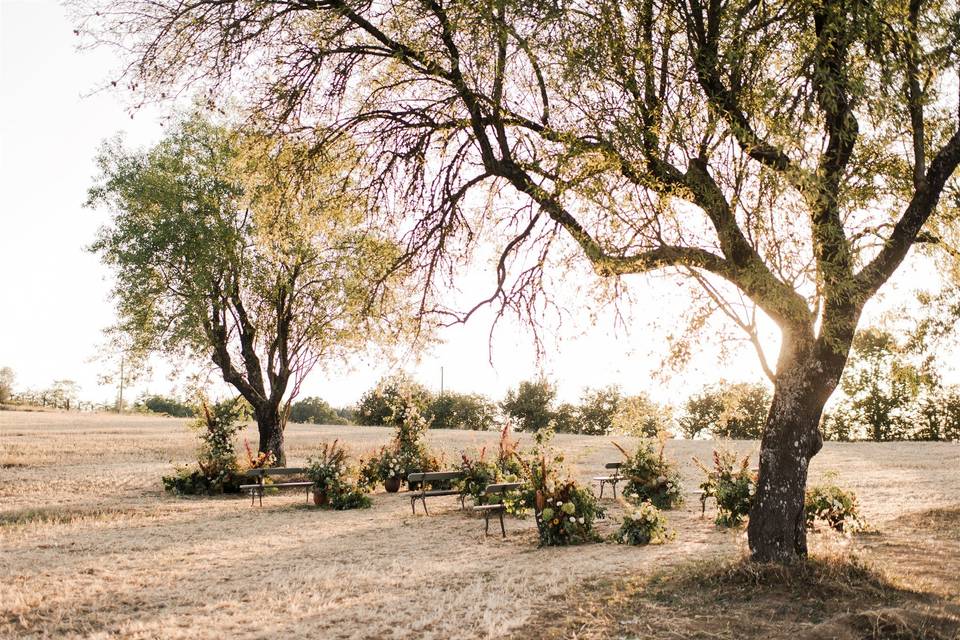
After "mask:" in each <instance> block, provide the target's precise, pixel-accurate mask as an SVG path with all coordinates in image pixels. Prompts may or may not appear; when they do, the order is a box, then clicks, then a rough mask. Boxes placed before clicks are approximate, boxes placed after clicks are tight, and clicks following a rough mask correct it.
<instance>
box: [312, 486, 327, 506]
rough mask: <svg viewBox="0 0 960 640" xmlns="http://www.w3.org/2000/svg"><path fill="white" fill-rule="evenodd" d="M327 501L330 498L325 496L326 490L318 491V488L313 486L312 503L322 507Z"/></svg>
mask: <svg viewBox="0 0 960 640" xmlns="http://www.w3.org/2000/svg"><path fill="white" fill-rule="evenodd" d="M329 501H330V498H329V497H328V496H327V492H326V491H320V490H318V489H317V488H316V487H314V489H313V504H315V505H317V506H318V507H323V506H326V504H327V503H328V502H329Z"/></svg>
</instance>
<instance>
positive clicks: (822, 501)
mask: <svg viewBox="0 0 960 640" xmlns="http://www.w3.org/2000/svg"><path fill="white" fill-rule="evenodd" d="M832 477H833V476H832V475H831V476H828V477H827V482H825V483H823V484H818V485H814V486H812V487H809V488H807V492H806V495H805V496H804V501H803V508H804V513H805V515H806V519H807V527H808V528H813V526H814V524H815V523H816V522H817V521H821V522H825V523H827V526H829V527H830V528H831V529H834V530H836V531H839V532H841V533H855V532H857V531H861V530H862V529H863V528H864V522H863V520H862V519H861V517H860V507H859V505H858V504H857V496H856V495H855V494H854V493H853V492H852V491H846V490H844V489H841V488H840V487H838V486H837V485H836V484H834V483H833V482H832V481H830V480H832Z"/></svg>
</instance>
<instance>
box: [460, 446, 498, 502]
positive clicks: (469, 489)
mask: <svg viewBox="0 0 960 640" xmlns="http://www.w3.org/2000/svg"><path fill="white" fill-rule="evenodd" d="M485 454H486V448H483V449H481V450H480V455H479V456H477V457H476V458H471V457H470V456H469V455H467V454H466V453H462V454H461V455H460V458H461V462H460V469H459V471H460V473H461V474H463V475H462V477H461V479H460V481H459V483H458V484H459V488H460V491H461V492H463V493H465V494H467V495H469V496H470V497H471V498H473V502H474V504H483V502H482V501H483V498H484V494H483V491H484V489H486V488H487V485H489V484H494V483H495V482H498V481H499V479H500V477H501V474H500V469H499V467H497V465H496V463H493V462H489V461H487V460H485V459H484V455H485Z"/></svg>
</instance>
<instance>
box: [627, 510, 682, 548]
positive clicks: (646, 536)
mask: <svg viewBox="0 0 960 640" xmlns="http://www.w3.org/2000/svg"><path fill="white" fill-rule="evenodd" d="M673 537H674V534H673V532H672V531H668V530H667V519H666V517H665V516H664V515H663V513H661V511H660V509H657V508H656V507H655V506H654V505H653V504H652V503H650V502H641V503H640V504H639V505H636V506H635V505H631V504H629V503H626V502H625V503H624V514H623V522H622V523H621V525H620V528H619V529H617V531H616V533H614V534H613V539H614V540H616V541H617V542H619V543H620V544H637V545H639V544H663V543H664V542H667V541H668V540H672V539H673Z"/></svg>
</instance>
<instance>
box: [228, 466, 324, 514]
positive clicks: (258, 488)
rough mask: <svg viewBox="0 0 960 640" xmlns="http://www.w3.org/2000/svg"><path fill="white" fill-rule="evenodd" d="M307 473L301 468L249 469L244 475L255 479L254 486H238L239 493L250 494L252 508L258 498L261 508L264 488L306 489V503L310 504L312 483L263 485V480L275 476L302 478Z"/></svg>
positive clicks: (297, 482) (298, 482)
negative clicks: (245, 492) (246, 492)
mask: <svg viewBox="0 0 960 640" xmlns="http://www.w3.org/2000/svg"><path fill="white" fill-rule="evenodd" d="M306 472H307V470H306V469H304V468H302V467H272V468H266V469H250V470H249V471H247V472H246V473H245V474H243V475H245V476H246V477H248V478H255V479H256V483H255V484H242V485H240V490H241V491H249V492H250V506H251V507H252V506H253V503H254V500H256V499H257V498H260V506H261V507H262V506H263V490H264V489H266V488H274V487H276V488H278V489H280V488H284V487H298V488H301V489H306V491H307V502H310V488H311V487H313V482H310V481H300V480H298V481H296V482H273V483H271V484H265V483H264V480H265V479H266V478H272V477H275V476H302V475H304V474H305V473H306Z"/></svg>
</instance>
